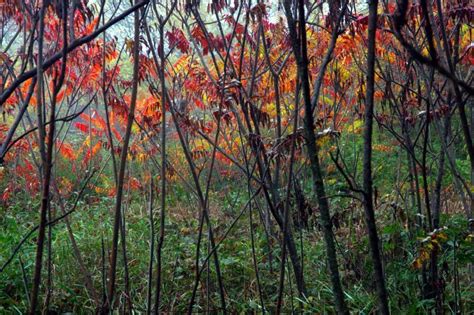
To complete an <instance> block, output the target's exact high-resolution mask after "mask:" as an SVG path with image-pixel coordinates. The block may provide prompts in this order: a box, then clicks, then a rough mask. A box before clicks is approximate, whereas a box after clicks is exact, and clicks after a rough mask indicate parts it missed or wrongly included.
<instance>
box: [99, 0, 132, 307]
mask: <svg viewBox="0 0 474 315" xmlns="http://www.w3.org/2000/svg"><path fill="white" fill-rule="evenodd" d="M136 3H138V2H136ZM139 15H140V13H139V11H138V10H136V11H135V12H134V29H135V31H134V42H133V79H132V96H131V101H130V109H129V113H128V119H127V129H126V131H125V136H124V140H123V141H124V142H123V147H122V151H121V153H120V167H119V174H118V178H117V195H116V198H115V216H114V226H113V238H112V252H111V255H110V266H109V283H108V297H107V301H106V303H105V305H104V307H103V310H102V312H104V313H107V312H108V311H109V310H110V309H111V308H112V307H113V305H112V302H113V299H114V294H115V277H116V272H117V252H118V237H119V232H120V227H121V221H122V216H121V214H122V197H123V184H124V178H125V167H126V164H127V155H128V145H129V142H130V136H131V130H132V125H133V120H134V117H135V106H136V103H137V93H138V67H139V60H138V59H139V47H140V42H139V40H140V21H139Z"/></svg>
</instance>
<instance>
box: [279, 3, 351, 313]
mask: <svg viewBox="0 0 474 315" xmlns="http://www.w3.org/2000/svg"><path fill="white" fill-rule="evenodd" d="M285 11H286V16H287V19H288V27H289V29H290V36H291V37H292V44H293V52H294V54H295V57H296V60H297V63H298V65H297V66H298V72H299V76H300V80H301V85H302V90H303V100H304V107H305V119H304V124H305V133H306V145H307V147H308V149H307V154H308V158H309V160H310V167H311V173H312V177H313V190H314V192H315V193H316V196H317V199H318V204H319V211H320V213H321V225H322V228H323V234H324V240H325V242H326V251H327V255H328V265H329V270H330V275H331V282H332V289H333V293H334V302H335V304H336V311H337V312H338V313H339V314H348V310H347V308H346V305H345V301H344V292H343V289H342V285H341V280H340V276H339V268H338V262H337V254H336V246H335V242H334V234H333V231H332V223H331V217H330V211H329V202H328V199H327V196H326V191H325V188H324V180H323V171H322V169H321V166H320V164H319V152H318V151H319V149H318V147H317V145H316V135H315V132H314V119H313V108H312V103H311V95H310V86H309V73H308V52H307V40H306V23H305V12H304V11H305V10H304V1H303V0H299V1H298V15H299V37H297V32H296V23H295V21H294V20H293V17H292V12H291V1H285ZM335 28H336V30H334V31H335V32H337V29H338V28H339V25H336V27H335ZM297 38H299V39H300V42H297V40H296V39H297Z"/></svg>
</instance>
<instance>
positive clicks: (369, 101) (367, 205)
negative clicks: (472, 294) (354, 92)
mask: <svg viewBox="0 0 474 315" xmlns="http://www.w3.org/2000/svg"><path fill="white" fill-rule="evenodd" d="M377 6H378V0H371V1H369V26H368V51H367V82H366V98H365V124H364V158H363V175H362V176H363V189H364V194H363V197H364V210H365V220H366V224H367V233H368V234H369V244H370V251H371V254H372V261H373V264H374V276H375V283H376V286H377V295H378V299H379V311H380V312H381V313H382V314H389V307H388V294H387V289H386V286H385V276H384V271H383V262H382V255H381V252H380V249H379V237H378V235H377V225H376V223H375V214H374V203H373V187H372V129H373V121H374V85H375V59H376V56H375V33H376V31H377Z"/></svg>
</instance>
